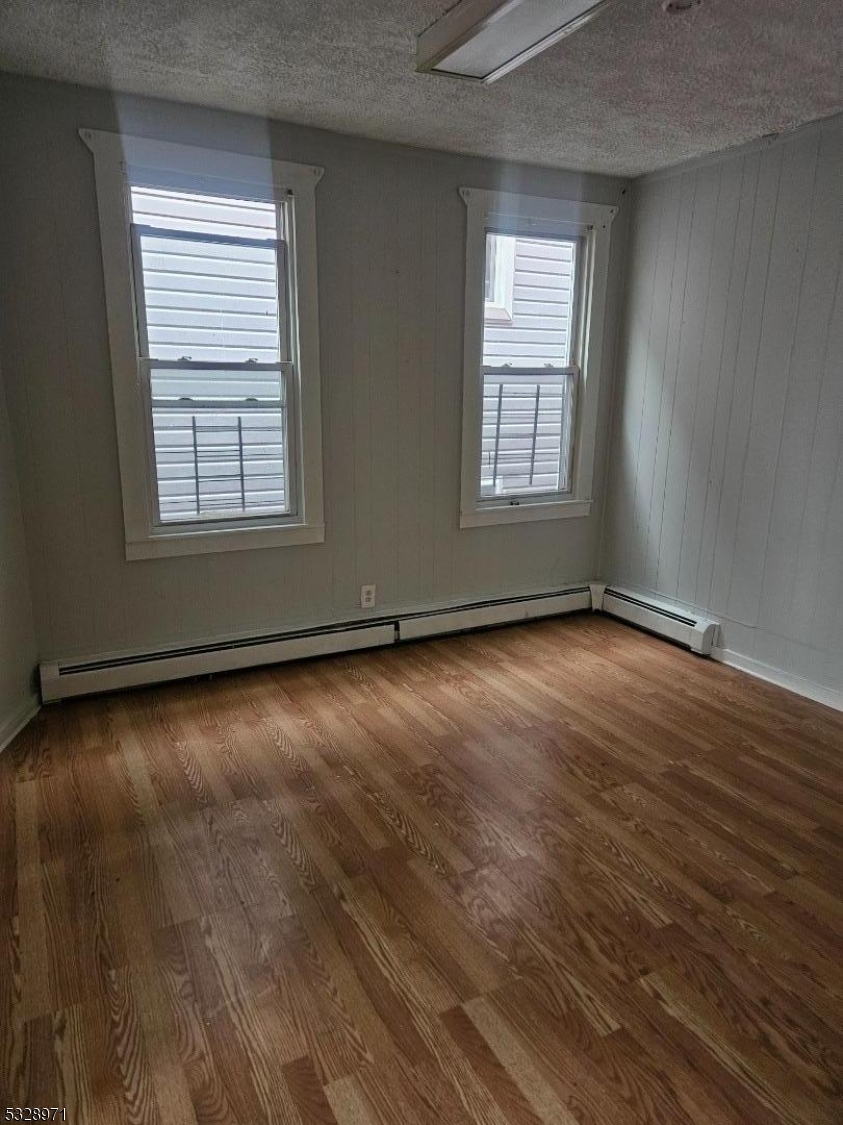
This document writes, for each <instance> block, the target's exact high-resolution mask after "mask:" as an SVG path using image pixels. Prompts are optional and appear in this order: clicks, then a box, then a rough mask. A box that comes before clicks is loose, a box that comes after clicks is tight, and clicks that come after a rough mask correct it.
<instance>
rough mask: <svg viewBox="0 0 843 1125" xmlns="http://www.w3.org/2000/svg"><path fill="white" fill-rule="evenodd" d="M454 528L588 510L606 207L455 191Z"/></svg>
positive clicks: (611, 212) (608, 218)
mask: <svg viewBox="0 0 843 1125" xmlns="http://www.w3.org/2000/svg"><path fill="white" fill-rule="evenodd" d="M461 194H462V196H463V199H464V200H465V202H466V204H467V207H468V229H467V241H466V253H467V261H466V310H465V325H466V329H465V331H466V337H465V350H464V392H463V465H462V492H461V512H460V523H461V526H463V527H475V526H478V525H482V524H489V523H501V522H509V521H515V520H536V519H548V518H559V517H562V516H582V515H587V514H588V512H589V510H590V504H591V497H590V491H591V474H592V462H593V452H594V436H595V428H596V405H597V393H598V383H599V372H600V353H601V348H602V318H603V307H604V303H605V286H606V273H607V267H608V237H609V228H610V224H611V220H612V218H613V217H614V214H615V210H616V209H615V208H609V207H603V206H600V205H595V204H584V203H568V202H565V201H556V200H547V199H534V198H530V197H525V196H515V195H510V194H506V193H499V192H488V191H479V190H475V189H469V188H464V189H462V193H461Z"/></svg>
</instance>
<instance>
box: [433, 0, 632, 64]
mask: <svg viewBox="0 0 843 1125" xmlns="http://www.w3.org/2000/svg"><path fill="white" fill-rule="evenodd" d="M610 3H612V0H460V2H459V3H458V4H456V5H455V6H454V7H453V8H451V9H450V11H448V12H446V13H445V15H444V16H442V18H441V19H439V20H437V21H436V23H435V24H433V25H432V26H431V27H429V28H428V29H427V31H424V32H422V34H421V35H420V36H419V37H418V41H417V52H416V69H417V70H420V71H427V72H429V73H431V74H444V75H447V76H449V77H452V78H465V79H468V80H469V81H472V82H483V83H489V82H494V81H495V80H496V79H498V78H501V77H502V76H503V75H504V74H508V73H509V71H511V70H514V69H515V67H517V66H520V65H521V64H522V63H525V62H526V61H527V60H528V59H531V58H533V57H534V56H535V55H538V54H539V53H540V52H541V51H544V50H545V49H546V48H547V47H551V46H553V44H554V43H558V42H559V40H560V39H564V37H565V36H566V35H570V34H571V32H573V31H576V30H577V28H579V27H582V25H583V24H585V23H587V22H588V21H589V20H590V19H593V18H594V16H596V15H597V13H598V12H599V11H600V10H601V9H602V8H605V7H606V6H607V5H608V4H610Z"/></svg>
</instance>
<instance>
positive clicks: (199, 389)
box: [149, 365, 283, 405]
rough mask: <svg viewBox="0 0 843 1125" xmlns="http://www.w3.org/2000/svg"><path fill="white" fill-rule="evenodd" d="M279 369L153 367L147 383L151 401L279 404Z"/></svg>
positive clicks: (281, 393)
mask: <svg viewBox="0 0 843 1125" xmlns="http://www.w3.org/2000/svg"><path fill="white" fill-rule="evenodd" d="M281 378H282V375H281V372H280V371H250V370H249V369H248V368H242V367H241V368H236V367H235V368H233V369H232V370H230V371H221V370H220V369H219V368H214V369H212V368H203V367H202V366H201V365H197V366H190V367H187V368H185V367H153V368H152V370H151V371H150V376H149V382H150V392H151V395H152V401H153V402H154V403H156V404H157V405H161V404H162V403H163V402H165V401H167V400H169V401H172V402H177V401H178V400H179V399H185V398H190V399H194V400H196V401H199V402H202V403H211V404H213V403H215V402H220V401H222V402H226V401H228V402H230V401H231V400H232V399H237V400H243V401H244V402H245V400H247V399H249V400H251V401H253V402H259V403H266V404H271V403H279V402H281V399H282V397H283V390H282V383H281Z"/></svg>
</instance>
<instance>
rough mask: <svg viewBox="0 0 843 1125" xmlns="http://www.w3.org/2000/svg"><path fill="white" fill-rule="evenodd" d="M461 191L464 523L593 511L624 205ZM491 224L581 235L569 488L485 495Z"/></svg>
mask: <svg viewBox="0 0 843 1125" xmlns="http://www.w3.org/2000/svg"><path fill="white" fill-rule="evenodd" d="M460 195H461V197H462V199H463V202H464V203H465V205H466V208H467V226H466V269H465V338H464V346H463V415H462V474H461V487H460V527H462V528H470V527H482V526H486V525H489V524H500V523H515V522H524V521H534V520H547V519H566V518H571V517H581V516H587V515H589V514H590V512H591V505H592V479H593V475H594V449H595V442H596V436H597V404H598V400H599V395H600V376H601V366H602V357H603V344H604V341H603V337H604V323H605V311H606V289H607V282H608V275H609V240H610V234H611V226H612V220H613V219H614V217H615V215H616V214H617V212H618V209H617V207H611V206H606V205H604V204H600V203H584V202H580V201H577V200H565V199H546V198H542V197H539V196H528V195H519V194H515V193H512V192H498V191H486V190H484V189H481V188H470V187H463V188H460ZM490 230H491V231H494V232H495V233H498V234H510V235H515V236H520V237H522V238H543V237H544V238H554V237H556V238H576V239H579V240H580V245H581V251H580V254H581V258H580V263H579V269H578V273H579V278H578V301H577V309H576V324H575V337H574V339H575V355H574V356H573V357H572V359H573V361H574V366H575V368H576V373H577V385H576V386H575V389H574V395H575V397H574V410H575V415H574V422H573V427H572V430H573V433H572V438H571V440H572V450H571V457H572V461H571V474H570V475H571V480H570V486H571V487H570V489H569V491H567V492H565V493H547V494H544V495H534V496H530V495H527V494H524V495H520V496H495V497H481V495H480V477H481V448H482V445H481V442H482V425H483V321H484V318H485V304H486V301H485V292H486V233H487V231H490ZM560 370H561V369H560Z"/></svg>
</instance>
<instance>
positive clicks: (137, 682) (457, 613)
mask: <svg viewBox="0 0 843 1125" xmlns="http://www.w3.org/2000/svg"><path fill="white" fill-rule="evenodd" d="M590 607H591V595H590V591H589V587H588V585H587V584H586V583H583V584H582V585H579V586H571V587H568V588H566V589H563V590H558V591H554V592H551V593H548V594H537V595H534V596H531V595H526V596H524V597H515V598H505V599H493V600H489V601H483V602H467V603H463V604H461V605H454V606H448V607H446V608H443V609H434V610H430V611H426V610H425V611H417V612H408V613H405V614H393V615H391V616H388V617H380V618H375V619H369V620H364V621H348V622H340V623H334V624H330V625H324V626H318V627H315V628H312V629H300V630H295V631H290V632H281V633H273V634H263V635H255V636H251V637H245V638H244V637H239V638H233V639H231V640H222V641H216V642H209V643H207V644H195V645H185V646H182V647H173V648H168V649H152V650H148V651H137V652H132V653H124V654H119V655H113V656H101V657H90V658H77V659H72V660H56V661H48V662H45V663H42V664H41V665H40V666H39V674H40V681H41V697H42V699H43V701H44V702H45V703H52V702H57V701H58V700H61V699H70V698H72V697H74V696H79V695H96V694H98V693H101V692H108V691H119V690H120V689H122V688H132V687H141V686H143V685H144V684H154V683H162V682H164V681H167V680H181V679H189V678H190V677H192V676H205V675H212V674H214V673H217V672H231V671H236V670H238V669H242V668H254V667H257V666H259V665H263V664H281V663H285V662H286V661H290V660H301V659H304V658H306V657H312V656H327V655H330V654H332V653H341V652H354V651H356V650H360V649H367V648H379V647H382V646H384V645H391V644H396V643H398V642H399V641H408V640H415V639H417V638H421V637H432V636H437V635H442V634H447V633H462V632H467V631H469V630H472V629H483V628H488V627H490V626H494V625H503V624H507V623H511V622H516V621H526V620H530V619H532V618H536V617H551V616H557V615H560V614H564V613H573V612H576V611H577V610H585V609H589V608H590Z"/></svg>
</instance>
